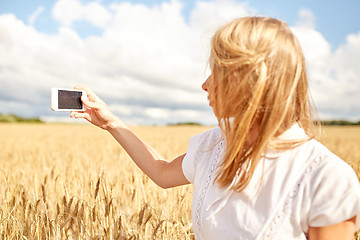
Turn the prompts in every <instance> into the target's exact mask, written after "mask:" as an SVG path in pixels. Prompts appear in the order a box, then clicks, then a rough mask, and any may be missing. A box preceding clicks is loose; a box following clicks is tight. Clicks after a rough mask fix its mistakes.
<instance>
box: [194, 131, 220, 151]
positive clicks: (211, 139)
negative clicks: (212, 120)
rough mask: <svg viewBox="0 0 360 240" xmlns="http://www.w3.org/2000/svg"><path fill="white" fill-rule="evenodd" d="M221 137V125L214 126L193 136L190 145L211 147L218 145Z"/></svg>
mask: <svg viewBox="0 0 360 240" xmlns="http://www.w3.org/2000/svg"><path fill="white" fill-rule="evenodd" d="M220 139H221V130H220V128H219V127H215V128H212V129H210V130H207V131H206V132H203V133H200V134H198V135H195V136H192V137H191V138H190V142H189V148H190V147H196V146H198V147H211V146H213V145H216V143H217V142H219V140H220Z"/></svg>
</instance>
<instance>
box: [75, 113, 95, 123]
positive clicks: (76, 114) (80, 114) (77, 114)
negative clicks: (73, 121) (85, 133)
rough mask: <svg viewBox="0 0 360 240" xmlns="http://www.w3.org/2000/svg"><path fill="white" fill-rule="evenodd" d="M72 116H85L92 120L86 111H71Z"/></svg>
mask: <svg viewBox="0 0 360 240" xmlns="http://www.w3.org/2000/svg"><path fill="white" fill-rule="evenodd" d="M70 117H71V118H84V119H86V120H88V121H89V122H90V120H91V118H90V115H89V114H88V113H86V112H71V113H70Z"/></svg>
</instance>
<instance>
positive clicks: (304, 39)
mask: <svg viewBox="0 0 360 240" xmlns="http://www.w3.org/2000/svg"><path fill="white" fill-rule="evenodd" d="M299 15H300V16H299V18H300V19H299V21H298V22H297V25H296V26H294V27H293V28H292V29H293V31H294V33H295V34H296V35H297V37H298V38H299V41H300V44H301V45H302V47H303V50H304V55H305V59H306V63H307V70H308V77H309V83H310V89H311V93H312V96H313V99H314V102H315V105H316V108H317V110H318V112H319V116H320V118H324V119H332V118H346V119H351V120H358V119H359V118H360V106H359V105H358V103H359V102H360V94H359V93H358V91H359V89H360V81H359V80H358V76H360V70H359V68H358V67H357V65H358V64H357V63H358V62H359V61H360V33H358V34H350V35H348V36H347V41H346V43H344V44H343V45H341V46H339V47H338V48H337V49H336V50H335V51H332V50H331V47H330V44H329V42H328V41H327V40H326V39H325V38H324V37H323V35H322V34H321V33H320V32H318V31H317V30H316V29H315V23H314V21H315V20H314V19H315V17H314V16H313V14H312V12H311V11H309V10H306V9H302V10H300V12H299Z"/></svg>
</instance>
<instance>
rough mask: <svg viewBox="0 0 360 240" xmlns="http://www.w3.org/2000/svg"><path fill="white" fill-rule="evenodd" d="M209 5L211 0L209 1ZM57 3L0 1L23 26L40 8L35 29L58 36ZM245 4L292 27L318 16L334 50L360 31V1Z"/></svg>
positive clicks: (155, 0) (260, 0)
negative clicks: (301, 17) (305, 14)
mask: <svg viewBox="0 0 360 240" xmlns="http://www.w3.org/2000/svg"><path fill="white" fill-rule="evenodd" d="M207 1H209V0H207ZM55 2H56V1H55V0H31V1H27V0H1V1H0V14H3V13H13V14H15V15H16V16H17V17H18V18H19V19H21V20H22V21H24V22H29V17H30V16H31V14H33V13H34V12H35V11H36V9H37V8H38V7H39V6H42V7H43V11H42V12H41V14H40V15H39V17H38V18H37V20H36V22H35V24H34V27H35V28H36V29H38V30H39V31H42V32H47V33H56V32H57V23H56V21H55V20H54V19H53V18H52V17H51V10H52V8H53V6H54V4H55ZM82 2H84V3H85V2H91V0H82ZM98 2H101V3H102V4H104V5H108V4H111V3H114V2H131V3H134V4H145V5H147V6H155V5H158V4H161V3H162V2H169V1H164V0H132V1H126V0H116V1H112V0H102V1H98ZM181 2H182V3H183V14H184V17H188V15H189V12H190V11H191V9H192V8H193V7H194V5H195V3H196V1H190V0H185V1H181ZM238 2H246V3H247V4H248V5H249V6H251V7H254V8H256V9H257V10H258V12H259V13H261V14H264V15H268V16H271V17H275V18H281V19H283V20H285V21H286V22H287V23H288V24H289V25H294V24H295V23H296V21H297V15H298V11H299V9H301V8H306V9H309V10H311V11H312V12H313V14H314V15H315V21H316V29H317V30H318V31H320V32H321V33H322V34H323V35H324V37H325V38H326V39H328V40H329V42H330V43H331V46H332V47H337V46H338V45H339V44H340V43H343V42H344V41H345V36H346V35H347V34H349V33H354V32H358V31H359V30H360V14H359V11H360V1H358V0H345V1H339V0H329V1H327V0H317V1H314V0H294V1H286V0H272V1H267V0H257V1H238ZM77 30H78V31H79V32H80V33H81V34H82V35H83V36H87V35H91V34H100V33H101V31H100V29H97V28H95V27H92V26H91V25H86V24H84V23H83V24H79V26H77Z"/></svg>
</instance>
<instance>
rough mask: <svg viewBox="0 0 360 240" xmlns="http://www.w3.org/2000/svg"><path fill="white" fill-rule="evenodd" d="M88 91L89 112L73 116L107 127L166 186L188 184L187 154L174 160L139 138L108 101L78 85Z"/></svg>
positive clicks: (147, 170) (155, 178) (151, 176)
mask: <svg viewBox="0 0 360 240" xmlns="http://www.w3.org/2000/svg"><path fill="white" fill-rule="evenodd" d="M76 88H77V89H84V90H86V91H87V94H88V100H87V99H82V101H83V103H84V104H85V106H86V107H87V110H86V111H85V112H71V114H70V116H71V117H75V118H85V119H86V120H88V121H89V122H90V123H92V124H94V125H96V126H98V127H100V128H102V129H105V130H107V131H108V132H109V133H110V134H111V135H112V136H113V137H114V138H115V139H116V141H118V142H119V144H120V145H121V146H122V147H123V148H124V149H125V151H126V152H127V153H128V154H129V156H130V157H131V158H132V159H133V161H134V162H135V163H136V165H137V166H138V167H139V168H140V169H141V170H142V171H143V172H144V173H145V174H146V175H147V176H149V177H150V178H151V179H152V180H153V181H154V182H155V183H156V184H157V185H159V186H160V187H162V188H169V187H175V186H180V185H184V184H188V183H189V182H188V180H187V179H186V177H185V176H184V174H183V172H182V161H183V159H184V157H185V154H183V155H181V156H179V157H177V158H175V159H174V160H173V161H171V162H167V161H165V160H163V159H164V158H163V157H162V156H161V155H160V154H159V153H158V152H156V151H155V150H154V149H153V148H151V147H150V146H149V145H147V144H146V143H145V142H144V141H142V140H141V139H140V138H138V137H137V136H136V135H135V134H134V133H133V132H132V131H131V130H130V129H129V128H128V127H127V126H126V125H125V124H124V123H123V122H122V121H121V120H120V119H119V118H117V117H116V116H115V115H113V114H112V113H111V112H110V110H109V109H108V107H107V106H106V104H105V103H104V102H103V101H102V100H101V99H100V98H99V97H97V96H96V95H95V94H94V93H93V92H92V91H91V90H89V89H87V88H86V87H80V86H79V87H76Z"/></svg>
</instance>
